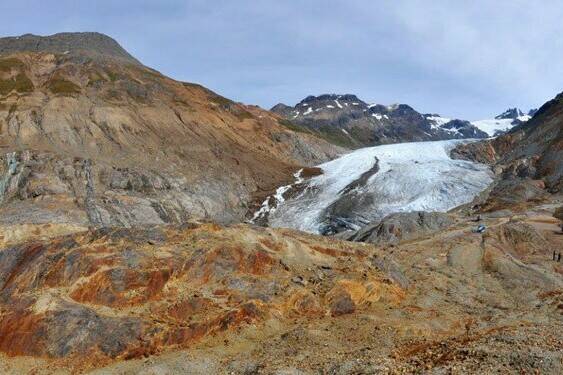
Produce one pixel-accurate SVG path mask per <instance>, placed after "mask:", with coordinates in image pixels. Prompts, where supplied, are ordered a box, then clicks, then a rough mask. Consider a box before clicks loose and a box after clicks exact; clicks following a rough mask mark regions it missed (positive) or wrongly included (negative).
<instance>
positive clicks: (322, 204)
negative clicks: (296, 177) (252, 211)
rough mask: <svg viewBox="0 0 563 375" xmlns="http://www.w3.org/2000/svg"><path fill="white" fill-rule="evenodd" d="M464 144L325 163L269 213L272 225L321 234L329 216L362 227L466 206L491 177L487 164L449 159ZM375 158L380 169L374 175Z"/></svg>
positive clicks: (404, 148) (416, 145)
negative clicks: (415, 213)
mask: <svg viewBox="0 0 563 375" xmlns="http://www.w3.org/2000/svg"><path fill="white" fill-rule="evenodd" d="M465 142H468V140H448V141H437V142H413V143H400V144H392V145H383V146H376V147H368V148H363V149H360V150H356V151H354V152H351V153H349V154H346V155H344V156H342V157H340V158H338V159H335V160H332V161H330V162H327V163H324V164H321V165H320V166H319V167H320V168H321V169H322V171H323V174H321V175H319V176H316V177H313V178H312V179H310V180H309V181H308V182H307V183H308V186H307V188H306V189H305V190H304V191H303V192H302V193H300V194H299V195H297V196H296V197H294V198H291V199H289V200H287V201H283V202H281V203H280V205H279V206H278V207H277V209H276V210H275V211H274V212H271V213H270V217H269V224H270V225H271V226H274V227H288V228H294V229H299V230H303V231H307V232H312V233H319V232H320V231H321V229H322V227H323V225H324V224H323V223H325V222H326V218H327V217H328V216H332V217H335V216H337V217H340V218H343V219H345V220H347V221H351V222H353V223H362V222H366V221H371V220H375V219H379V218H382V217H384V216H386V215H388V214H390V213H394V212H404V211H416V210H425V211H448V210H450V209H452V208H454V207H456V206H459V205H462V204H465V203H468V202H470V201H471V200H472V199H473V198H474V197H475V196H476V195H477V194H479V193H480V192H481V191H483V190H484V189H485V188H486V187H487V186H488V185H489V184H490V183H491V182H492V177H493V175H492V172H491V171H490V168H489V167H488V166H486V165H482V164H477V163H473V162H469V161H464V160H453V159H451V158H450V157H449V152H450V150H451V149H452V148H453V147H455V145H457V144H459V143H465ZM376 158H377V160H378V167H379V169H378V170H377V172H375V174H373V172H374V165H375V163H376ZM370 170H371V171H372V175H371V176H370V173H369V171H370ZM362 175H363V176H362ZM366 175H367V177H369V178H367V179H366ZM351 184H352V185H351Z"/></svg>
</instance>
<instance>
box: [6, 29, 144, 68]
mask: <svg viewBox="0 0 563 375" xmlns="http://www.w3.org/2000/svg"><path fill="white" fill-rule="evenodd" d="M18 52H48V53H60V54H87V55H89V56H91V57H96V58H102V59H114V60H119V61H122V62H127V63H131V64H136V65H141V63H140V62H139V61H138V60H137V59H135V58H134V57H133V56H131V55H130V54H129V53H128V52H127V51H126V50H125V49H123V47H121V46H120V45H119V43H117V42H116V41H115V40H114V39H112V38H110V37H109V36H107V35H104V34H100V33H92V32H84V33H59V34H54V35H49V36H39V35H33V34H25V35H22V36H15V37H7V38H0V55H9V54H13V53H18Z"/></svg>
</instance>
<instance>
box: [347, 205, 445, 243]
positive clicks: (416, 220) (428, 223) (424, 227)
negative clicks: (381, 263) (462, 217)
mask: <svg viewBox="0 0 563 375" xmlns="http://www.w3.org/2000/svg"><path fill="white" fill-rule="evenodd" d="M452 224H453V219H452V218H451V217H450V216H449V215H448V214H446V213H443V212H425V211H414V212H400V213H395V214H391V215H389V216H386V217H385V218H383V219H382V220H381V221H378V222H372V223H370V224H368V225H366V226H365V227H363V228H362V229H360V230H358V231H357V232H356V234H355V235H354V236H352V237H351V240H352V241H357V242H369V243H374V244H382V243H391V244H395V243H398V242H400V241H401V240H408V239H414V238H416V237H420V236H422V235H425V234H429V233H432V232H435V231H437V230H440V229H444V228H447V227H449V226H451V225H452Z"/></svg>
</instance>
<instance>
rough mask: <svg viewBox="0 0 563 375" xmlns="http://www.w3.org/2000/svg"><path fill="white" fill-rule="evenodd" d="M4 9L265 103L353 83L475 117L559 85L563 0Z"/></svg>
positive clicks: (2, 2)
mask: <svg viewBox="0 0 563 375" xmlns="http://www.w3.org/2000/svg"><path fill="white" fill-rule="evenodd" d="M0 14H2V15H3V17H2V22H1V23H0V36H15V35H21V34H25V33H32V34H38V35H50V34H54V33H57V32H63V31H97V32H102V33H105V34H107V35H109V36H111V37H113V38H114V39H116V40H117V41H118V42H119V43H120V44H121V45H122V46H123V47H124V48H125V49H127V50H128V51H129V52H130V53H131V54H132V55H134V56H135V57H137V58H138V59H139V60H140V61H141V62H143V63H144V64H145V65H147V66H150V67H152V68H154V69H157V70H159V71H160V72H162V73H163V74H166V75H168V76H170V77H172V78H175V79H178V80H182V81H188V82H197V83H200V84H203V85H204V86H206V87H208V88H210V89H212V90H214V91H216V92H218V93H220V94H221V95H224V96H226V97H228V98H230V99H233V100H236V101H240V102H244V103H247V104H257V105H260V106H261V107H263V108H270V107H271V106H273V105H274V104H277V103H279V102H283V103H286V104H290V105H294V104H296V103H297V102H299V101H300V100H301V99H303V98H304V97H306V96H308V95H319V94H323V93H338V94H344V93H352V94H356V95H357V96H358V97H359V98H360V99H363V100H364V101H366V102H369V103H380V104H392V103H406V104H409V105H411V106H412V107H414V108H415V109H417V110H418V111H419V112H422V113H439V114H441V115H443V116H447V117H455V118H462V119H467V120H477V119H483V118H491V117H492V116H494V115H496V114H499V113H501V112H503V111H504V110H505V109H506V108H508V107H520V108H521V109H523V110H527V109H530V108H534V107H539V106H541V105H542V104H543V103H544V102H546V101H547V100H549V99H551V98H552V97H554V96H555V95H556V94H557V93H559V92H561V91H563V63H562V62H563V22H561V20H563V2H561V1H560V0H559V1H551V0H542V1H541V2H539V1H538V2H532V1H520V0H510V1H505V0H495V1H492V0H489V1H484V0H473V1H462V0H450V1H442V0H432V1H416V0H388V1H384V0H276V1H274V0H254V1H250V0H238V1H235V0H213V1H211V0H184V1H181V0H160V1H143V0H120V1H110V0H96V1H92V0H89V1H78V0H74V1H71V0H41V1H33V0H18V1H7V0H0Z"/></svg>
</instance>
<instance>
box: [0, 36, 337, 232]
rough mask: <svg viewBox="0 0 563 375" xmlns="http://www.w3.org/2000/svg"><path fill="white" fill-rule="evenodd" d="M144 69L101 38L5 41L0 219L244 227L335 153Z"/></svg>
mask: <svg viewBox="0 0 563 375" xmlns="http://www.w3.org/2000/svg"><path fill="white" fill-rule="evenodd" d="M282 122H283V121H281V120H280V119H279V118H278V117H277V116H275V115H272V114H271V113H269V112H267V111H264V110H261V109H260V108H257V107H252V106H246V105H242V104H239V103H235V102H233V101H231V100H229V99H226V98H224V97H221V96H219V95H217V94H215V93H213V92H211V91H209V90H207V89H205V88H204V87H202V86H199V85H197V84H191V83H183V82H178V81H175V80H173V79H170V78H167V77H165V76H163V75H162V74H160V73H158V72H156V71H154V70H152V69H150V68H147V67H145V66H143V65H141V64H140V63H139V62H138V61H137V60H136V59H134V58H133V57H131V56H130V55H129V54H128V53H127V52H126V51H125V50H124V49H123V48H121V47H120V46H119V45H118V44H117V42H115V41H114V40H113V39H111V38H109V37H107V36H104V35H101V34H95V33H65V34H57V35H53V36H49V37H38V36H32V35H24V36H21V37H15V38H2V39H0V221H1V222H2V223H4V224H15V223H49V222H50V223H53V222H56V223H74V224H76V225H94V226H107V225H124V226H130V225H135V224H159V223H181V222H184V221H186V219H187V218H209V219H214V220H217V221H221V222H232V221H239V220H241V218H243V217H244V214H245V213H246V211H247V209H248V205H249V202H251V201H252V200H253V197H254V196H255V195H259V196H260V195H263V194H265V193H266V192H269V191H270V190H271V189H273V188H275V187H276V186H279V185H281V184H283V183H284V181H286V180H287V178H288V176H291V174H292V173H293V172H294V171H295V170H297V169H299V168H300V167H302V166H306V165H311V164H317V163H319V162H322V161H326V160H328V159H330V158H332V157H334V156H336V155H337V153H338V152H339V151H340V150H339V149H338V148H337V147H335V146H333V145H330V144H329V143H327V142H326V141H323V140H321V139H319V138H317V137H315V136H314V135H311V134H306V133H303V132H295V131H293V130H291V129H289V128H288V127H286V126H284V125H283V124H282Z"/></svg>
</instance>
